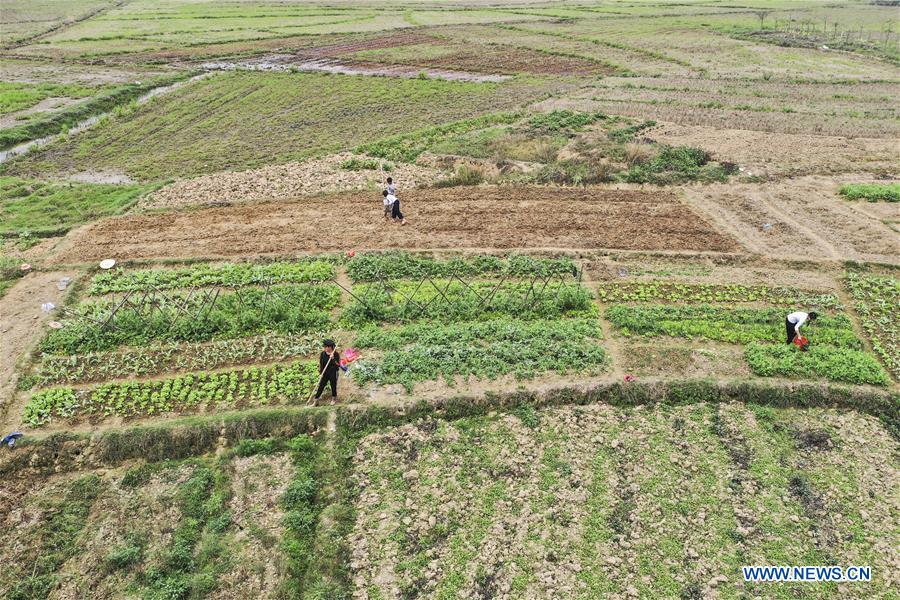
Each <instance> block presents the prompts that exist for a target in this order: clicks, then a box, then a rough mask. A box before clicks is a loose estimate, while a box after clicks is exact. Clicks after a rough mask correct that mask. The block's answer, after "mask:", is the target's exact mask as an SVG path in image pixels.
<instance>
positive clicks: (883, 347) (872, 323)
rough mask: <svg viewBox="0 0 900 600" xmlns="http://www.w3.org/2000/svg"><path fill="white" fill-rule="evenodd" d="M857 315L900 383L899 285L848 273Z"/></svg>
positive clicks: (883, 359) (887, 279) (873, 277)
mask: <svg viewBox="0 0 900 600" xmlns="http://www.w3.org/2000/svg"><path fill="white" fill-rule="evenodd" d="M847 286H848V287H849V288H850V293H851V294H853V298H854V299H855V300H857V303H856V312H858V313H859V316H860V317H862V326H863V329H864V330H865V332H866V335H867V336H868V338H869V341H870V342H871V343H872V349H873V350H874V351H875V354H877V355H878V356H879V357H880V358H881V360H882V361H883V362H884V365H885V366H886V367H887V369H888V371H890V372H891V374H892V375H893V376H894V379H900V281H898V280H897V279H895V278H894V277H887V276H877V275H859V274H856V273H847Z"/></svg>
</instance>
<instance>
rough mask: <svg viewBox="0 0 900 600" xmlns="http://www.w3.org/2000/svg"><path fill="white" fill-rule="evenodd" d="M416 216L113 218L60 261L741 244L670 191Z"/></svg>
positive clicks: (548, 194) (463, 193)
mask: <svg viewBox="0 0 900 600" xmlns="http://www.w3.org/2000/svg"><path fill="white" fill-rule="evenodd" d="M401 200H402V209H403V212H404V213H405V214H406V217H407V219H408V220H409V224H408V225H406V226H401V225H399V224H393V223H386V222H384V220H383V219H382V202H381V196H380V195H379V194H362V193H360V194H338V195H331V196H322V197H317V198H310V199H303V200H297V201H292V202H279V203H274V202H273V203H265V204H252V205H249V204H248V205H237V206H227V207H220V208H209V209H203V210H197V211H192V212H183V213H165V214H155V215H143V216H128V217H119V218H114V219H106V220H104V221H100V222H98V223H95V224H93V225H90V226H87V227H85V228H82V229H80V230H78V231H76V232H73V233H72V234H70V236H69V238H68V239H67V240H66V242H64V243H63V244H61V246H60V248H59V251H58V252H57V254H56V255H55V256H54V257H53V258H52V262H54V263H57V264H58V263H76V262H88V261H91V262H93V261H96V260H100V259H103V258H109V257H112V258H116V259H118V260H123V259H142V258H162V257H170V258H187V257H213V256H254V255H261V254H290V253H295V252H323V251H335V250H339V251H340V250H350V249H356V250H362V249H387V248H432V249H434V248H501V249H505V248H510V249H512V248H571V249H593V248H618V249H625V250H693V251H732V250H735V249H736V248H737V245H736V243H735V242H734V241H733V240H732V239H731V238H729V237H726V236H725V235H724V234H722V233H719V232H717V231H716V230H715V229H714V228H713V227H711V226H710V224H709V223H708V222H707V221H706V220H704V219H703V218H702V217H700V216H699V215H698V214H697V213H695V212H694V211H692V210H691V209H690V208H689V207H688V206H687V205H685V204H684V203H682V202H681V201H680V200H679V199H678V198H677V197H676V196H675V195H674V194H671V193H667V192H640V191H631V190H580V189H564V188H543V187H519V188H503V187H469V188H454V189H425V190H407V191H405V192H404V193H402V194H401Z"/></svg>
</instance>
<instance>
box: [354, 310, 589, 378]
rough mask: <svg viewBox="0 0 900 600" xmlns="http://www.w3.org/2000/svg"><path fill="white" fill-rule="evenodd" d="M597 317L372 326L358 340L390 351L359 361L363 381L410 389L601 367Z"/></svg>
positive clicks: (358, 371) (356, 374)
mask: <svg viewBox="0 0 900 600" xmlns="http://www.w3.org/2000/svg"><path fill="white" fill-rule="evenodd" d="M599 337H601V333H600V329H599V326H598V324H597V321H596V319H585V320H569V319H563V320H541V321H536V322H522V321H517V320H513V319H497V320H495V321H487V322H474V323H457V324H453V325H446V326H441V325H435V324H434V323H431V322H426V323H415V324H411V325H406V326H403V327H401V328H399V329H395V330H379V329H375V328H372V329H368V330H365V331H364V332H362V333H361V334H360V336H359V337H358V338H357V340H356V344H357V345H359V346H362V347H369V346H372V347H376V348H380V349H386V350H391V351H390V352H389V353H387V354H385V356H384V357H383V358H381V359H380V360H377V361H375V362H372V363H368V362H363V363H360V364H359V365H357V367H356V368H355V369H354V372H353V378H354V380H355V381H357V382H358V383H368V382H375V383H379V384H391V383H400V384H403V385H404V386H405V387H406V389H407V390H408V391H410V390H411V389H412V385H413V384H414V383H416V382H419V381H428V380H433V379H438V378H440V377H443V378H444V379H445V380H446V381H447V382H448V383H449V384H452V383H453V378H454V377H455V376H464V377H468V376H475V377H479V378H494V377H498V376H500V375H506V374H510V373H512V374H514V375H515V376H516V377H519V378H530V377H534V376H535V375H537V374H540V373H546V372H550V371H554V372H560V373H564V372H572V371H576V372H598V371H600V370H602V367H603V366H604V365H605V364H606V362H607V358H606V353H605V352H604V351H603V348H602V347H601V346H600V345H599V344H597V343H596V342H595V341H594V339H595V338H599Z"/></svg>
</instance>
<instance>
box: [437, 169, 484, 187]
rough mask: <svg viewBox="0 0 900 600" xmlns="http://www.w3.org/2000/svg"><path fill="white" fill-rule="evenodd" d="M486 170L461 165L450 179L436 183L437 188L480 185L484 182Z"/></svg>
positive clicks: (439, 180) (446, 178)
mask: <svg viewBox="0 0 900 600" xmlns="http://www.w3.org/2000/svg"><path fill="white" fill-rule="evenodd" d="M484 180H485V175H484V169H483V168H481V167H478V166H476V165H460V166H459V167H457V168H456V172H455V173H453V175H451V176H450V177H445V178H444V179H438V180H437V181H435V182H434V187H436V188H446V187H457V186H461V185H478V184H479V183H482V182H484Z"/></svg>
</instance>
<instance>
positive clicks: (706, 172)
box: [619, 145, 737, 185]
mask: <svg viewBox="0 0 900 600" xmlns="http://www.w3.org/2000/svg"><path fill="white" fill-rule="evenodd" d="M736 172H737V168H736V165H734V164H733V163H714V162H712V157H711V156H710V154H709V153H708V152H707V151H706V150H703V149H702V148H695V147H692V146H667V145H660V146H659V151H658V152H657V154H656V156H654V157H653V158H650V159H649V160H646V161H644V162H643V163H637V164H632V165H631V167H630V168H629V169H628V170H627V171H625V172H624V173H622V174H621V175H620V176H619V177H620V178H621V180H622V181H625V182H628V183H653V184H656V185H667V184H674V183H683V182H686V181H702V182H714V181H727V180H728V177H729V176H731V175H734V174H735V173H736Z"/></svg>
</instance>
